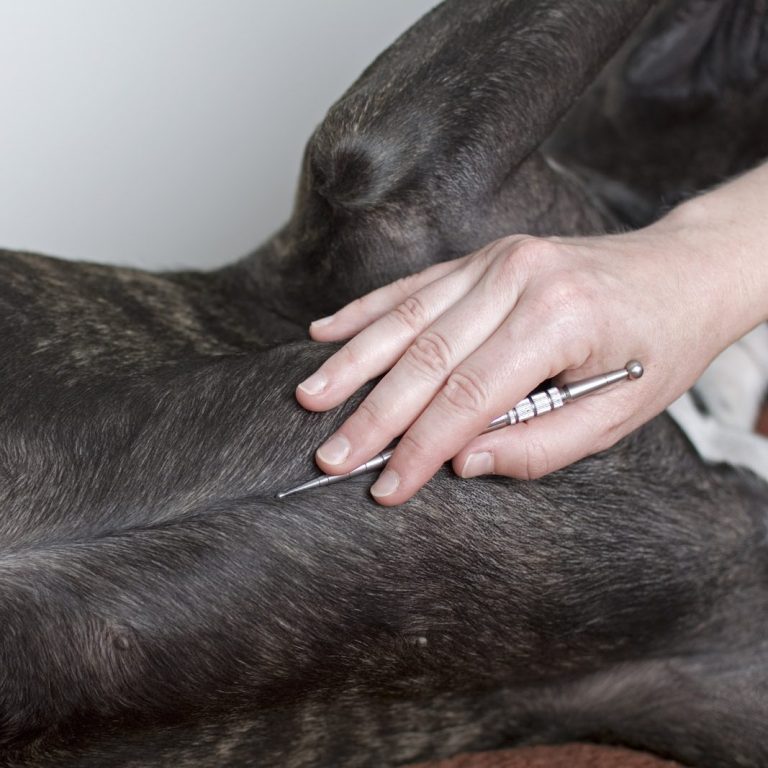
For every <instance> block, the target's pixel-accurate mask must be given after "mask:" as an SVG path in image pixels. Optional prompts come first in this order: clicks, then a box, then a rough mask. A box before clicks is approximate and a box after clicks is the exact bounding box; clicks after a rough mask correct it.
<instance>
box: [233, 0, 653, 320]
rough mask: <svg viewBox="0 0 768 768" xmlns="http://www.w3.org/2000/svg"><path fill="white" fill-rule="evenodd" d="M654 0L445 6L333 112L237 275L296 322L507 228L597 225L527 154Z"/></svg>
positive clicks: (559, 180) (562, 229)
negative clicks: (270, 229)
mask: <svg viewBox="0 0 768 768" xmlns="http://www.w3.org/2000/svg"><path fill="white" fill-rule="evenodd" d="M652 4H653V3H652V0H612V1H611V2H598V3H589V4H585V3H577V2H570V1H569V0H537V1H536V2H533V1H531V0H482V1H480V2H473V3H467V2H464V0H448V2H445V3H443V4H442V5H440V6H439V7H438V8H436V9H435V10H434V11H432V12H431V13H429V14H427V16H425V17H424V18H423V19H422V20H421V21H420V22H418V23H417V24H416V25H415V26H414V27H413V28H411V29H410V30H408V32H406V33H405V34H404V35H403V36H402V37H401V38H400V39H399V40H398V41H397V42H395V43H394V44H393V45H392V46H391V47H390V48H389V49H388V50H387V51H386V52H385V53H383V54H382V55H381V56H380V57H379V58H378V59H376V61H375V62H374V63H373V64H372V65H371V66H370V67H369V68H368V69H367V70H366V71H365V72H364V73H363V75H362V76H361V77H360V79H359V80H358V81H357V82H356V83H355V84H354V85H353V86H352V87H351V88H350V89H349V91H348V92H347V93H346V94H345V95H344V96H343V97H342V98H341V99H340V100H339V102H338V103H337V104H336V105H334V106H333V107H332V108H331V110H330V111H329V112H328V115H327V116H326V118H325V120H324V121H323V123H322V124H321V125H320V127H319V128H318V130H317V131H316V132H315V134H314V135H313V137H312V139H311V141H310V142H309V145H308V148H307V152H306V155H305V161H304V165H303V170H302V175H301V180H300V188H299V192H298V195H297V202H296V207H295V211H294V215H293V219H292V221H291V223H290V224H289V226H288V227H287V228H286V230H284V231H283V232H282V233H281V235H280V237H279V238H278V239H277V240H275V241H274V242H273V243H271V244H270V245H269V246H267V247H266V248H265V249H262V250H261V251H260V252H257V253H256V254H254V256H253V257H251V258H249V259H247V260H246V261H245V262H244V263H243V264H241V265H240V267H239V268H238V269H239V271H238V270H235V271H234V272H233V275H234V276H233V281H234V282H238V283H242V284H243V285H246V286H247V285H249V284H252V283H253V281H254V280H255V281H256V282H258V283H259V284H260V285H267V284H268V285H269V286H270V289H269V292H270V294H271V295H273V296H274V297H278V298H275V299H274V300H275V301H279V300H280V299H279V297H280V296H281V295H282V303H283V312H284V313H285V314H293V313H296V314H297V315H298V316H299V317H301V318H302V319H303V320H308V319H311V318H312V317H313V316H317V315H318V314H322V313H327V312H331V311H334V310H335V309H337V308H338V306H339V305H340V304H343V303H345V302H347V301H349V300H351V299H353V298H355V297H356V296H359V295H360V294H362V293H364V292H366V291H367V290H370V289H371V288H373V287H375V286H377V285H380V284H382V283H385V282H388V281H391V280H394V279H395V278H397V277H400V276H402V275H404V274H406V273H409V272H413V271H416V270H417V269H420V268H422V267H425V266H427V265H428V264H431V263H434V262H436V261H440V260H444V259H447V258H451V257H454V256H458V255H463V254H464V253H466V252H469V251H471V250H474V249H477V248H479V247H481V246H483V245H485V244H486V243H487V242H488V241H489V240H491V239H493V238H495V237H499V236H501V235H503V234H509V233H510V232H514V231H521V232H541V233H543V232H546V233H548V234H549V233H554V232H557V233H558V234H576V233H584V232H586V231H595V230H596V229H600V228H601V227H603V226H605V223H606V222H605V219H604V217H602V216H601V215H600V213H598V212H595V210H594V205H593V203H592V202H591V201H590V200H588V199H586V197H585V195H584V194H583V192H582V191H581V190H580V189H578V188H577V186H576V185H574V184H573V183H572V182H571V181H569V180H564V179H563V177H562V175H561V174H559V173H558V172H557V171H555V170H553V169H552V168H551V167H549V166H548V165H547V163H546V161H545V160H544V159H543V158H542V157H541V156H539V155H537V154H536V150H537V147H538V146H539V144H540V143H541V142H542V141H543V140H544V139H545V138H546V136H547V135H548V134H549V133H550V132H551V131H552V129H553V127H554V126H555V125H556V123H557V121H558V120H559V119H560V117H561V116H562V115H563V114H564V113H565V111H566V110H567V109H568V108H569V106H570V105H571V104H572V103H573V102H574V100H575V99H576V98H577V97H578V96H579V95H580V94H581V92H582V91H583V90H584V88H585V87H586V86H587V85H588V84H589V83H590V82H591V81H592V79H593V78H594V77H595V76H596V74H597V73H598V72H599V70H600V68H601V67H602V66H603V64H604V63H605V62H606V61H607V60H608V59H609V58H610V56H611V55H612V54H613V53H614V52H615V50H616V49H617V48H618V47H619V45H620V44H621V43H622V42H623V40H624V39H625V38H626V37H627V35H629V34H630V32H631V31H632V29H633V28H634V27H635V26H636V25H637V24H638V23H639V21H640V20H641V18H642V17H643V15H644V13H645V12H646V11H647V9H648V8H649V7H650V6H651V5H652ZM308 286H312V290H311V292H308V291H307V287H308Z"/></svg>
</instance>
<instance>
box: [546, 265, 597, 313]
mask: <svg viewBox="0 0 768 768" xmlns="http://www.w3.org/2000/svg"><path fill="white" fill-rule="evenodd" d="M539 303H540V304H541V306H542V309H543V310H544V311H545V312H547V313H549V314H552V315H555V316H557V317H559V318H563V319H567V318H578V320H579V323H581V324H584V323H587V322H591V319H592V316H593V310H592V309H591V307H592V299H591V297H590V294H589V289H588V287H587V286H586V284H585V282H584V281H583V280H579V279H578V277H577V276H576V275H571V274H562V275H560V276H558V277H557V278H556V279H554V280H552V282H550V283H549V285H548V286H547V288H546V289H545V290H544V291H542V293H541V296H540V298H539Z"/></svg>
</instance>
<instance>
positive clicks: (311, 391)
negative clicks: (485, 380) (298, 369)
mask: <svg viewBox="0 0 768 768" xmlns="http://www.w3.org/2000/svg"><path fill="white" fill-rule="evenodd" d="M327 385H328V379H327V378H326V376H325V374H324V373H319V372H318V373H313V374H312V375H311V376H310V377H309V378H308V379H307V380H306V381H302V382H301V384H299V389H300V390H301V391H302V392H306V393H307V394H308V395H319V394H320V393H321V392H322V391H323V390H324V389H325V388H326V386H327Z"/></svg>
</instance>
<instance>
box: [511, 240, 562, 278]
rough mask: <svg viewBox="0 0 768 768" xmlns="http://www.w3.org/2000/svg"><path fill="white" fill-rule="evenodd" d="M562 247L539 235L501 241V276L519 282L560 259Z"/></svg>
mask: <svg viewBox="0 0 768 768" xmlns="http://www.w3.org/2000/svg"><path fill="white" fill-rule="evenodd" d="M559 254H560V249H559V246H557V245H556V244H555V243H551V242H549V241H548V240H544V239H543V238H539V237H530V236H526V237H522V238H520V237H517V238H515V239H514V240H513V241H512V242H510V241H508V240H507V241H501V248H500V249H499V252H498V260H499V271H500V277H501V279H502V280H505V281H507V282H508V281H514V282H519V281H520V280H521V278H525V277H529V276H531V275H533V274H535V273H536V272H537V271H541V269H542V268H543V267H544V266H545V265H546V266H547V268H550V267H551V265H552V264H553V263H557V260H558V259H559Z"/></svg>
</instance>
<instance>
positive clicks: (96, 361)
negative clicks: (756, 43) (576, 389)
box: [0, 0, 768, 768]
mask: <svg viewBox="0 0 768 768" xmlns="http://www.w3.org/2000/svg"><path fill="white" fill-rule="evenodd" d="M764 5H765V4H764V3H760V2H754V3H750V2H741V3H732V2H726V1H725V0H720V2H715V0H712V2H709V3H703V2H698V3H693V2H690V0H686V2H684V3H683V2H680V0H675V2H674V3H672V4H671V5H670V4H669V3H667V4H665V5H663V6H661V7H660V8H659V9H655V8H652V6H653V3H652V2H650V0H611V1H610V2H608V1H607V0H606V2H600V3H591V4H589V6H588V7H587V5H586V4H583V3H577V2H573V0H476V2H473V3H466V2H462V1H461V0H447V1H446V2H444V3H442V4H441V5H440V6H438V7H437V8H435V9H434V10H433V11H432V12H430V13H429V14H427V16H425V17H424V18H423V19H422V20H420V21H419V22H418V23H417V24H416V25H414V26H413V27H412V28H411V29H410V30H408V31H407V32H406V33H405V34H404V35H403V36H402V37H401V38H400V39H399V40H398V41H396V42H395V43H394V44H393V45H392V46H391V47H390V48H389V49H388V50H387V51H385V52H384V53H383V54H382V55H381V56H379V57H378V58H377V59H376V60H375V62H374V63H373V64H372V65H371V66H370V67H369V68H368V69H367V70H366V71H365V72H364V73H363V75H362V76H361V78H360V79H359V80H358V81H357V82H356V83H355V84H354V85H353V86H352V87H351V89H350V90H349V91H348V92H347V93H346V94H345V95H344V96H343V97H342V98H341V100H340V101H339V102H338V103H337V104H336V105H334V106H333V107H332V108H331V110H330V111H329V113H328V115H327V116H326V118H325V120H324V121H323V123H322V124H321V125H320V126H319V128H318V129H317V131H316V132H315V133H314V134H313V136H312V137H311V139H310V141H309V143H308V145H307V150H306V153H305V157H304V163H303V167H302V172H301V178H300V181H299V188H298V192H297V196H296V203H295V209H294V212H293V214H292V217H291V219H290V221H289V222H288V223H287V224H286V225H285V226H284V227H283V228H282V229H281V230H280V231H279V232H278V233H277V234H276V235H275V236H274V237H273V238H272V239H270V240H269V241H268V242H267V243H266V244H264V245H263V246H262V247H261V248H259V249H257V250H256V251H255V252H254V253H252V254H250V255H249V256H247V257H245V258H244V259H242V260H240V261H238V262H236V263H234V264H232V265H230V266H227V267H225V268H223V269H220V270H217V271H214V272H209V273H199V272H176V273H163V274H150V273H146V272H140V271H137V270H131V269H119V268H112V267H105V266H100V265H94V264H81V263H70V262H67V263H65V262H62V261H59V260H56V259H52V258H48V257H44V256H40V255H36V254H29V253H15V252H8V251H5V252H3V253H2V258H0V323H2V328H3V350H2V355H0V383H1V384H2V393H3V394H2V398H1V399H0V413H1V414H2V427H3V428H2V434H3V439H2V441H1V442H0V473H1V475H2V479H3V482H2V483H1V484H0V499H1V502H0V503H1V505H2V506H1V508H2V514H0V542H2V550H1V551H0V618H1V619H2V626H3V631H2V633H1V634H0V670H2V681H1V684H0V764H2V765H4V766H8V768H48V767H52V766H56V767H57V768H67V767H74V766H77V767H78V768H88V767H89V766H93V767H94V768H95V767H96V766H104V765H110V766H126V767H127V766H168V765H173V766H197V767H198V768H199V767H201V766H202V767H206V766H210V767H211V768H212V767H213V766H233V767H236V766H264V767H265V768H272V767H275V768H276V767H277V766H280V767H281V768H285V767H288V768H299V767H302V766H329V767H330V766H334V767H336V768H352V767H353V766H369V765H370V766H398V765H405V764H407V763H409V762H415V761H417V760H425V759H430V758H435V757H442V756H449V755H452V754H455V753H457V752H459V751H464V750H470V749H472V750H478V749H491V748H495V747H500V746H510V745H515V744H523V743H552V742H557V741H563V740H568V739H592V740H598V741H604V742H613V743H620V744H623V745H627V746H632V747H638V748H643V749H647V750H651V751H653V752H656V753H658V754H662V755H668V756H671V757H673V758H676V759H678V760H680V761H682V762H686V763H690V764H695V765H697V766H700V767H701V768H716V767H717V766H731V765H734V764H738V765H745V766H763V765H765V764H766V763H767V762H768V725H767V723H768V697H767V696H766V693H765V691H766V683H768V680H766V678H767V677H768V672H767V671H766V670H768V665H767V663H766V662H768V648H767V647H766V640H765V631H764V626H765V621H766V619H768V580H767V579H766V564H767V563H768V540H767V539H766V513H768V485H767V484H766V483H765V482H764V481H762V480H760V479H759V478H757V477H756V476H754V475H753V474H751V473H749V472H746V471H742V470H739V469H736V468H733V467H729V466H724V465H717V466H710V465H708V464H706V463H705V462H703V461H702V460H701V458H700V457H699V456H698V455H697V454H696V452H695V451H694V450H693V449H692V447H691V445H690V443H689V442H688V440H687V438H686V437H685V435H684V434H683V433H681V431H680V430H679V429H678V428H677V426H676V425H675V424H674V423H673V422H672V421H671V420H670V419H669V418H668V417H667V416H661V417H659V418H657V419H655V420H654V421H652V422H651V423H650V424H648V425H647V426H646V427H644V428H642V429H641V430H639V431H637V432H636V433H634V434H632V435H631V436H629V437H628V438H626V439H625V440H623V441H622V442H621V443H620V444H618V445H617V446H615V447H614V448H612V449H610V450H607V451H605V452H603V453H600V454H598V455H596V456H593V457H591V458H589V459H586V460H584V461H582V462H580V463H578V464H576V465H574V466H571V467H569V468H567V469H564V470H562V471H560V472H557V473H555V474H553V475H549V476H546V477H544V478H541V479H539V480H537V481H536V482H522V481H512V480H509V479H505V478H497V477H484V478H479V479H475V480H472V481H462V480H460V479H458V478H456V477H454V476H452V475H451V474H450V473H449V472H448V471H447V470H446V469H444V470H442V471H441V472H440V473H439V474H438V475H437V476H436V477H435V478H434V479H433V480H432V481H431V482H430V483H429V484H428V485H427V486H426V487H425V488H424V489H423V490H422V491H421V492H420V493H419V494H418V495H417V496H416V497H415V498H414V499H412V500H411V501H409V502H408V503H407V504H405V505H402V506H401V507H397V508H393V509H387V510H383V509H382V508H381V507H379V506H378V505H376V504H375V503H374V502H373V501H372V500H371V499H370V498H369V496H368V494H367V492H366V486H367V481H366V479H365V478H358V479H356V480H353V481H350V482H348V483H344V484H340V485H338V486H334V487H333V488H332V489H328V490H326V491H318V492H316V493H314V494H307V495H296V496H292V497H289V498H287V499H285V500H283V501H277V500H276V499H275V492H276V491H277V490H280V489H282V488H284V487H286V486H288V485H290V484H292V482H294V481H295V480H296V479H299V478H302V477H304V476H306V475H307V474H308V473H311V472H312V471H313V466H312V461H311V455H312V451H313V449H314V448H315V447H316V446H317V445H319V443H320V442H321V441H322V439H323V437H325V436H326V435H328V434H330V433H331V432H332V431H333V429H334V428H335V427H336V426H338V425H339V424H340V423H341V421H342V420H343V419H344V417H345V416H346V415H348V414H349V413H350V412H351V410H352V409H354V408H355V406H356V405H357V404H358V403H359V402H360V400H361V398H362V396H363V395H364V392H362V393H358V394H357V395H356V396H354V397H353V398H351V400H350V401H349V402H348V403H347V404H345V405H344V406H343V407H341V408H340V409H339V410H338V411H335V412H332V413H325V414H317V413H308V412H305V411H303V410H302V409H301V408H299V406H298V405H297V404H296V403H295V400H294V397H293V389H294V386H295V384H296V383H297V382H299V381H301V380H302V379H303V378H304V377H305V376H306V375H307V374H309V373H310V372H311V371H312V370H314V369H315V368H316V367H317V366H318V365H319V364H320V362H321V361H322V360H324V359H325V358H326V357H327V356H328V355H329V354H330V353H331V352H332V351H333V350H334V349H335V348H336V347H335V346H334V345H320V344H316V343H311V342H309V341H307V340H306V330H305V329H306V325H307V323H308V322H309V320H311V319H312V318H314V317H317V316H320V315H322V314H328V313H329V312H332V311H334V310H335V309H337V308H338V307H339V306H340V305H342V304H344V303H346V302H347V301H349V300H351V299H354V298H355V297H356V296H358V295H360V294H362V293H364V292H366V291H367V290H369V289H371V288H373V287H375V286H378V285H381V284H383V283H385V282H388V281H391V280H395V279H398V278H402V277H403V276H404V275H407V274H409V273H411V272H413V271H415V270H417V269H420V268H422V267H425V266H427V265H429V264H431V263H434V262H436V261H440V260H444V259H449V258H452V257H455V256H459V255H463V254H465V253H468V252H471V251H473V250H476V249H478V248H481V247H483V246H484V245H485V244H486V243H488V242H489V241H492V240H493V239H494V238H498V237H500V236H502V235H504V234H507V233H509V232H528V233H530V234H532V235H533V236H546V235H552V234H559V235H574V234H590V233H595V232H602V231H608V230H615V229H618V228H621V227H622V226H627V221H628V220H631V219H632V218H633V217H635V218H638V219H639V218H648V217H652V216H653V215H657V214H658V211H659V210H660V208H661V207H663V205H664V200H663V198H664V195H665V194H667V193H669V194H672V193H674V194H678V193H680V194H682V193H684V192H685V191H686V189H688V186H690V187H694V188H699V187H698V186H696V185H698V184H699V181H700V179H701V177H700V176H699V175H697V174H699V173H703V171H700V170H698V168H697V166H696V164H695V163H693V164H692V165H691V166H690V167H688V166H684V164H683V163H682V160H681V159H679V161H680V164H681V165H680V167H681V168H683V167H684V171H685V172H683V171H682V170H680V171H679V172H678V171H675V172H674V173H673V172H672V171H669V172H668V169H667V168H666V167H664V166H663V165H656V167H655V171H654V173H656V174H657V175H655V176H653V174H652V173H651V170H650V169H648V170H647V174H648V176H649V178H650V177H651V176H652V178H653V179H655V183H656V184H658V185H661V186H660V187H659V188H661V189H662V190H664V194H661V193H658V188H651V187H646V186H643V185H642V184H640V183H639V182H638V181H637V180H636V179H635V178H633V177H632V175H631V174H630V173H629V171H627V170H626V168H625V166H624V165H621V166H619V165H617V166H616V174H615V175H614V176H610V175H609V174H608V173H607V172H606V170H605V167H604V166H603V165H601V162H602V161H603V153H605V154H606V155H607V154H608V153H609V152H610V151H613V152H618V151H619V150H618V148H617V147H616V146H614V145H611V147H612V149H611V147H607V146H606V147H602V146H601V147H600V152H599V153H597V152H594V151H592V152H591V153H590V152H588V151H586V150H585V149H584V147H585V146H587V145H588V138H587V136H586V134H582V133H581V132H580V131H581V130H582V128H583V125H584V118H583V113H582V112H580V108H581V107H580V105H579V104H577V101H578V99H579V97H580V95H581V94H582V92H583V91H584V89H585V88H586V87H587V86H589V85H590V84H591V83H593V82H594V81H595V79H596V78H597V76H598V74H599V73H600V72H601V70H602V69H603V68H604V66H605V65H606V62H608V61H609V59H611V57H612V56H613V55H614V54H615V53H616V52H617V51H619V49H620V48H621V46H622V44H624V43H625V42H626V41H627V40H630V38H631V35H632V34H633V33H634V34H635V37H634V38H631V40H630V43H629V45H630V46H636V47H635V48H633V50H635V51H636V53H635V57H636V58H635V59H633V61H637V57H640V59H642V57H643V56H649V57H650V58H651V59H652V58H653V56H652V54H653V52H654V51H658V47H654V41H657V40H658V39H659V35H662V36H663V34H664V30H668V29H669V28H670V25H673V24H677V29H678V30H679V31H680V30H682V31H683V32H684V31H685V29H688V28H689V27H688V26H687V21H686V20H685V19H684V20H683V21H680V19H679V18H678V16H677V15H675V13H676V12H677V11H680V9H683V10H684V9H686V8H695V7H699V6H702V7H703V6H707V7H710V6H711V8H712V9H714V12H715V15H717V14H720V15H719V16H717V18H719V19H720V20H723V19H726V20H728V19H736V21H738V20H739V19H741V21H742V23H746V22H745V21H744V18H742V17H743V16H744V14H747V17H748V21H749V22H750V23H752V24H757V23H758V22H759V23H761V24H762V27H761V28H762V29H763V30H764V29H765V20H766V18H767V17H768V13H767V12H766V10H765V7H764ZM649 12H650V13H651V15H650V16H649V15H648V14H649ZM750 13H751V15H749V14H750ZM669 14H672V16H669ZM708 18H709V17H708ZM659 19H661V20H662V21H664V20H666V21H665V24H666V26H665V25H662V26H661V27H659V26H658V25H659V24H661V22H660V21H659ZM684 22H685V23H684ZM734 23H736V22H735V21H734ZM690 28H691V29H693V31H694V33H696V31H697V30H698V29H699V28H698V26H697V25H696V24H694V25H693V27H690ZM716 28H719V27H718V26H717V25H716V24H715V25H713V27H712V29H716ZM660 30H661V31H660ZM683 36H684V35H683ZM694 38H696V39H698V37H697V34H694ZM637 46H639V47H637ZM622 51H626V48H624V49H622ZM637 51H639V52H640V53H637ZM643 52H645V53H643ZM623 55H624V53H620V54H619V58H618V59H614V61H613V64H612V65H611V66H609V68H608V69H607V70H606V71H605V74H604V75H603V76H602V78H601V79H600V80H598V85H597V86H596V87H595V89H593V90H591V91H590V92H588V93H587V94H586V95H585V96H584V99H585V100H586V101H585V102H583V103H586V104H587V105H589V104H592V105H598V106H599V104H600V103H601V102H600V99H601V98H602V94H604V93H606V90H605V89H608V90H610V88H611V84H612V83H613V84H615V82H616V78H617V77H618V78H619V79H620V80H621V78H622V77H623V75H622V72H624V71H625V70H623V69H622V67H623V66H624V64H622V61H626V59H624V60H622V58H621V57H622V56H623ZM670 55H671V54H670ZM646 61H647V60H646ZM760 62H763V60H762V59H759V60H758V63H760ZM763 63H764V62H763ZM761 66H762V64H761ZM640 70H641V74H642V72H646V73H647V72H648V71H649V68H645V69H643V68H642V67H641V68H640ZM650 71H652V72H654V71H655V70H653V67H650ZM761 71H764V70H761ZM617 73H618V74H617ZM730 76H731V72H730V70H729V71H728V77H730ZM725 79H726V80H727V78H725ZM723 82H725V80H724V81H723ZM727 82H728V83H730V80H728V81H727ZM649 83H650V85H649ZM654 83H655V81H654V80H653V78H652V77H651V78H650V81H649V80H644V79H643V78H642V77H639V76H638V77H636V78H635V80H634V81H631V82H623V84H622V85H621V89H620V93H621V94H622V95H623V97H624V98H628V99H630V98H631V97H632V94H633V89H640V90H642V89H643V88H644V87H645V86H646V85H648V86H649V87H648V89H646V90H645V91H644V94H645V95H644V98H646V99H648V98H651V97H652V94H653V88H652V87H650V86H653V85H654ZM600 89H603V90H600ZM683 90H684V89H683ZM649 93H650V96H649ZM662 96H663V98H662V101H663V102H664V103H667V102H668V101H669V98H668V94H666V93H662ZM680 98H681V103H682V104H683V105H685V104H688V97H687V96H686V95H685V93H683V95H682V96H681V97H680ZM734 98H735V97H734ZM744 98H745V99H746V98H752V97H751V96H744ZM665 99H666V101H665ZM574 104H576V107H575V110H574V111H571V112H570V113H569V110H570V109H571V107H573V106H574ZM672 112H674V110H672ZM566 113H569V114H568V116H567V117H566ZM601 115H602V118H603V119H604V122H602V123H600V122H599V121H598V118H599V117H600V116H601ZM609 115H610V113H609V112H608V111H604V112H602V113H600V111H599V109H595V110H594V116H593V118H592V120H593V121H598V123H599V124H597V125H595V124H593V123H592V122H590V125H589V130H590V131H594V132H595V133H594V135H597V136H609V134H610V131H609V130H608V128H610V129H611V130H614V126H613V124H609V121H608V120H607V117H606V116H609ZM718 116H719V113H718ZM720 117H721V116H719V117H718V119H719V118H720ZM757 119H758V118H757V117H755V120H757ZM708 121H709V117H708V116H707V115H702V120H701V122H700V126H699V127H700V130H701V131H702V134H703V135H704V136H705V137H707V138H706V140H707V141H709V140H710V138H711V135H712V133H713V131H714V128H713V129H712V131H710V130H709V128H710V122H708ZM683 122H684V121H683ZM711 124H712V125H716V124H717V120H715V119H714V118H713V120H712V121H711ZM606 125H608V128H606ZM558 126H559V127H558ZM643 130H645V129H643ZM633 135H634V136H635V139H633V141H635V142H636V144H637V145H638V146H639V145H640V144H642V143H643V141H642V138H643V136H644V135H645V134H644V133H643V132H642V130H639V129H638V131H637V133H636V134H633ZM545 142H548V143H547V144H545ZM630 145H631V146H630ZM714 145H715V142H714V140H713V146H714ZM546 146H551V147H552V149H551V151H548V150H545V149H544V147H546ZM627 150H628V152H630V153H632V152H635V150H636V146H635V144H633V143H632V141H629V140H627ZM637 151H638V152H639V150H637ZM659 151H660V154H661V155H663V154H664V153H663V152H661V148H660V149H659ZM664 151H665V152H666V151H669V149H668V148H667V149H665V150H664ZM745 152H746V150H745ZM745 152H742V153H741V154H740V155H739V161H740V162H745V158H744V155H745ZM755 152H756V153H758V152H759V148H756V149H755ZM755 159H756V158H755ZM728 163H731V160H729V161H728ZM736 164H737V163H736V161H735V160H734V161H733V163H732V164H729V165H728V167H727V168H722V167H721V168H719V169H718V173H723V174H725V173H726V172H728V173H730V172H732V171H734V170H738V168H736V167H735V165H736ZM628 166H629V164H628ZM665 185H666V186H665ZM659 200H661V202H658V201H659ZM654 206H655V207H654ZM537 242H538V241H537V240H536V239H535V237H534V238H532V240H531V243H532V247H533V248H535V247H537ZM649 374H650V375H652V371H649Z"/></svg>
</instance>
